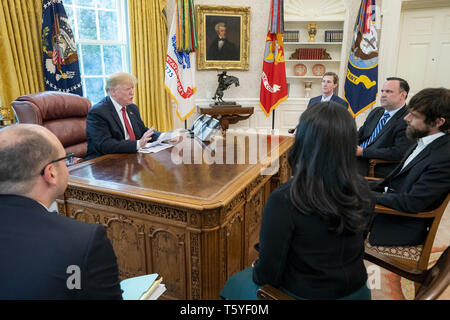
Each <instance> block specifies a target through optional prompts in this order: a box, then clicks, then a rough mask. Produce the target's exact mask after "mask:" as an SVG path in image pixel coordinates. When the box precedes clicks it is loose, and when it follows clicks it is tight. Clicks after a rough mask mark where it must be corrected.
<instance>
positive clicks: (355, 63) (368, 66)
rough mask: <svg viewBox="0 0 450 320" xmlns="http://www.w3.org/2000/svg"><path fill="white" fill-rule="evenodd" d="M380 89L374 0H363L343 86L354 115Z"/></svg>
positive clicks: (362, 108)
mask: <svg viewBox="0 0 450 320" xmlns="http://www.w3.org/2000/svg"><path fill="white" fill-rule="evenodd" d="M377 92H378V39H377V30H376V25H375V0H361V6H360V8H359V15H358V17H357V20H356V24H355V29H354V34H353V42H352V46H351V49H350V54H349V57H348V66H347V73H346V78H345V86H344V98H345V100H346V101H347V102H348V105H349V111H350V113H351V114H352V115H353V117H356V116H357V115H358V114H360V113H361V112H363V111H365V110H366V109H368V108H370V107H371V106H372V105H374V104H375V102H376V100H377Z"/></svg>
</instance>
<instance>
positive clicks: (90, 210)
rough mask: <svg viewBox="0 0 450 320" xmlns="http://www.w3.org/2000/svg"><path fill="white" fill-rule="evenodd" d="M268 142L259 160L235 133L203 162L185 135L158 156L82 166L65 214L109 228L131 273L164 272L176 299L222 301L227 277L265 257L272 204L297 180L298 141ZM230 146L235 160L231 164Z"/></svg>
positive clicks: (64, 202) (73, 172) (75, 172)
mask: <svg viewBox="0 0 450 320" xmlns="http://www.w3.org/2000/svg"><path fill="white" fill-rule="evenodd" d="M259 138H262V139H261V140H260V141H262V142H264V143H262V144H263V148H262V149H264V148H265V144H267V150H268V152H267V154H266V156H261V157H258V161H257V162H256V163H255V162H254V161H252V156H251V154H252V151H251V150H250V149H251V148H253V147H254V146H255V143H253V142H254V141H255V140H252V139H253V138H248V137H247V138H245V139H241V140H239V139H235V137H232V139H231V138H230V137H227V139H228V142H229V143H227V142H226V141H227V140H226V139H225V140H224V141H223V142H224V143H223V144H222V145H220V144H218V145H216V146H215V150H213V152H212V153H211V149H209V150H207V151H208V152H210V154H209V155H206V156H205V155H204V154H203V160H202V161H198V159H197V161H196V157H197V156H198V153H200V154H202V152H203V153H204V152H205V149H200V150H199V149H196V147H195V143H193V142H192V141H191V140H188V139H185V140H184V141H183V142H181V143H180V144H178V145H177V146H175V147H173V148H170V149H166V150H163V151H160V152H159V153H156V154H139V153H138V154H113V155H106V156H103V157H100V158H97V159H93V160H90V161H86V162H82V163H80V164H78V165H75V166H73V167H71V168H70V169H69V173H70V177H69V186H68V188H67V190H66V192H65V194H64V196H63V198H62V199H59V200H58V209H59V212H60V213H61V214H64V215H66V216H68V217H71V218H74V219H77V220H81V221H86V222H90V223H98V224H101V225H103V226H104V227H105V228H106V231H107V234H108V237H109V239H110V240H111V243H112V245H113V247H114V251H115V253H116V255H117V259H118V264H119V271H120V276H121V278H122V279H125V278H129V277H133V276H137V275H143V274H149V273H159V274H161V275H162V277H163V278H164V280H163V282H164V283H165V284H166V288H167V291H166V293H165V294H164V296H163V297H164V298H166V299H219V293H220V290H221V289H222V287H223V285H224V284H225V281H226V279H227V278H228V277H229V276H230V275H231V274H233V273H235V272H238V271H239V270H242V269H244V268H246V267H248V266H249V265H251V263H252V262H253V261H254V260H255V259H256V258H257V252H256V251H255V250H254V248H253V246H254V244H255V243H257V242H258V239H259V228H260V223H261V214H262V210H263V208H264V204H265V202H266V200H267V197H268V196H269V194H270V192H271V191H272V190H273V188H274V187H276V186H278V185H279V184H280V183H282V182H285V181H287V179H288V178H289V176H290V169H289V167H288V164H287V156H286V154H287V151H288V149H289V147H290V146H291V144H292V142H293V139H292V138H290V137H283V136H279V137H272V136H264V137H259ZM230 141H232V142H231V145H230ZM252 141H253V142H252ZM189 144H190V146H189ZM256 144H257V145H259V144H261V143H260V142H258V143H256ZM186 145H188V146H187V147H186ZM230 146H231V147H230ZM189 148H191V149H189ZM260 149H261V148H260ZM240 150H241V151H242V150H243V151H245V155H244V156H242V154H241V155H239V152H240ZM189 152H191V153H192V154H190V155H189ZM230 152H235V153H234V154H233V155H232V156H231V157H228V160H229V159H231V160H232V162H233V163H230V161H225V160H226V159H227V155H228V156H229V155H230ZM177 154H178V156H181V157H183V159H184V160H183V161H181V163H180V161H179V158H177V157H176V155H177ZM174 155H175V156H174ZM241 156H242V157H243V158H242V159H244V160H245V161H240V158H239V157H241ZM208 157H210V158H208ZM211 157H212V158H214V157H215V161H210V160H211ZM205 159H206V160H205ZM220 159H222V160H224V161H222V162H221V160H220ZM242 159H241V160H242ZM276 164H278V166H277V165H276ZM267 167H268V168H272V169H275V170H267ZM264 168H266V169H264ZM262 173H263V174H262Z"/></svg>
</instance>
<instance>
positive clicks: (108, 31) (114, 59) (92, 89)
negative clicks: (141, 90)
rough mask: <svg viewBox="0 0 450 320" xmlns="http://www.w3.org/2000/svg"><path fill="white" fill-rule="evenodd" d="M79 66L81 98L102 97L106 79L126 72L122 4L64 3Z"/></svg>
mask: <svg viewBox="0 0 450 320" xmlns="http://www.w3.org/2000/svg"><path fill="white" fill-rule="evenodd" d="M64 8H65V10H66V13H67V17H68V18H69V20H70V24H71V26H72V29H73V32H74V37H75V42H76V43H77V52H78V57H79V62H80V72H81V81H82V85H83V94H84V96H85V97H87V98H88V99H89V100H91V102H92V103H93V104H95V103H97V102H98V101H100V100H101V99H102V98H103V97H104V96H105V91H104V88H105V81H106V77H107V76H108V75H110V74H112V73H114V72H117V71H124V72H129V71H130V54H129V52H130V51H129V44H128V42H129V41H128V18H127V3H126V0H64Z"/></svg>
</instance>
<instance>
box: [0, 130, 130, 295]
mask: <svg viewBox="0 0 450 320" xmlns="http://www.w3.org/2000/svg"><path fill="white" fill-rule="evenodd" d="M71 159H73V154H68V155H66V153H65V150H64V148H63V146H62V144H61V143H60V142H59V140H58V138H57V137H56V136H55V135H54V134H53V133H51V132H50V131H49V130H47V129H46V128H44V127H41V126H38V125H32V124H18V125H13V126H9V127H6V128H3V129H1V130H0V219H1V223H0V239H1V240H0V284H1V285H0V287H1V290H0V299H121V298H122V291H121V289H120V284H119V272H118V266H117V260H116V256H115V254H114V251H113V248H112V246H111V243H110V241H109V240H108V238H107V237H106V233H105V229H104V228H103V227H102V226H100V225H94V224H88V223H83V222H80V221H76V220H72V219H69V218H66V217H64V216H61V215H58V214H57V213H55V212H49V211H48V208H49V207H50V205H51V204H52V203H53V202H55V200H56V198H57V197H58V196H59V195H61V194H63V193H64V190H65V189H66V187H67V182H68V176H69V173H68V169H67V166H66V163H65V161H71Z"/></svg>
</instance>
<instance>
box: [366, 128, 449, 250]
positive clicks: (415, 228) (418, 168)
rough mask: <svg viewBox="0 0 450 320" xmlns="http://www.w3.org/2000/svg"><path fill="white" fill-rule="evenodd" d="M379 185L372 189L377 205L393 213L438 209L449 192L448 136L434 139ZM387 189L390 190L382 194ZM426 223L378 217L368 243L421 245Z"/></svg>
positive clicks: (419, 220)
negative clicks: (403, 167) (387, 208)
mask: <svg viewBox="0 0 450 320" xmlns="http://www.w3.org/2000/svg"><path fill="white" fill-rule="evenodd" d="M414 148H415V146H413V147H411V149H410V150H409V152H407V154H406V155H405V158H404V160H403V161H402V162H401V163H400V165H399V166H398V167H396V168H395V169H394V171H393V172H392V173H391V174H389V175H388V176H387V177H386V178H385V179H384V180H382V182H381V183H377V184H375V185H373V186H372V189H374V190H375V191H378V192H374V194H375V197H376V202H377V203H378V204H381V205H383V206H386V207H390V208H393V209H396V210H400V211H405V212H411V213H418V212H421V211H425V210H432V209H435V208H437V207H438V206H439V205H440V204H441V203H442V201H443V200H444V199H445V197H446V196H447V194H448V192H449V191H450V135H448V134H447V135H445V136H442V137H440V138H438V139H436V140H434V141H433V142H432V143H431V144H430V145H428V146H427V147H426V148H425V149H424V150H422V152H420V153H419V154H418V155H417V156H416V157H415V158H414V159H413V160H412V161H411V162H410V163H408V165H407V166H406V167H405V169H404V170H401V168H402V166H403V163H404V161H405V160H406V158H407V157H408V156H409V154H411V152H412V151H413V150H414ZM385 186H387V187H388V188H389V191H388V192H386V193H382V191H383V189H384V187H385ZM428 226H429V221H427V219H417V218H416V219H414V218H408V217H394V216H388V215H383V214H380V215H377V216H376V217H375V219H374V222H373V226H372V230H371V234H370V239H369V240H370V243H372V244H378V245H407V244H409V245H415V244H419V243H422V242H423V240H424V238H425V236H426V234H427V227H428Z"/></svg>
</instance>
